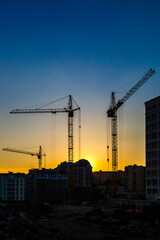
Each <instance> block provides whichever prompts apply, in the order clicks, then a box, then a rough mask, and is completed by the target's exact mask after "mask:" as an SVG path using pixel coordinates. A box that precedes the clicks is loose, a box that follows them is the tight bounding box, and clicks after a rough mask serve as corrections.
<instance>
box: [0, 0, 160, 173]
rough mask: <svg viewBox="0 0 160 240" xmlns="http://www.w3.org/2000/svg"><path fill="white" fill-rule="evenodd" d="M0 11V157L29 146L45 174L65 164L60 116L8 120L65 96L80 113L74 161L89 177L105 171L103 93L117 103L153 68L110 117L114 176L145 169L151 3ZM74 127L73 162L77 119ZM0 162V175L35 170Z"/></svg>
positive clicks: (27, 163)
mask: <svg viewBox="0 0 160 240" xmlns="http://www.w3.org/2000/svg"><path fill="white" fill-rule="evenodd" d="M0 5H1V7H0V13H1V14H0V18H1V24H0V31H1V35H2V37H1V39H0V42H1V44H0V50H1V51H0V52H1V54H0V79H1V80H0V81H1V96H0V112H1V114H0V123H1V124H0V135H1V137H0V147H1V149H2V148H4V147H12V148H15V149H22V150H23V149H27V150H32V148H33V147H34V146H37V148H34V151H37V150H38V146H39V145H41V146H42V147H43V149H44V151H45V153H46V155H47V158H46V161H47V162H46V167H47V168H50V167H56V166H57V165H58V164H59V163H61V162H63V161H67V160H68V152H67V151H68V137H67V134H68V132H67V115H66V114H59V115H58V114H57V115H56V116H53V119H52V116H51V115H49V114H44V115H43V114H40V115H36V114H33V115H29V114H27V115H23V114H21V115H10V114H9V112H10V111H11V110H12V109H17V108H26V107H28V106H29V107H34V106H36V105H40V104H43V103H44V104H45V103H47V102H50V101H53V100H56V99H59V98H61V97H64V96H67V95H69V94H71V95H72V96H73V97H74V99H75V100H76V102H77V103H78V105H79V106H80V108H81V111H82V123H81V126H82V129H81V158H84V159H87V160H88V161H90V163H91V165H92V167H93V170H94V171H98V170H104V171H105V170H108V165H107V141H106V139H107V134H106V128H107V127H106V111H107V109H108V107H109V104H110V95H111V92H112V91H115V92H118V93H117V94H116V99H117V100H118V99H120V98H121V97H123V95H124V94H125V93H126V92H127V90H129V89H130V88H131V87H132V86H133V85H134V84H135V82H136V81H138V80H139V79H140V78H141V77H142V76H143V75H144V74H145V73H146V72H147V71H148V70H149V69H150V68H153V69H154V70H155V71H156V73H155V74H154V76H153V77H152V78H151V79H149V80H148V81H147V82H146V83H145V84H144V86H142V87H141V88H140V89H139V90H138V91H137V92H136V93H135V94H134V95H133V96H132V97H131V98H130V99H129V100H128V101H127V103H125V104H124V106H123V107H122V109H121V110H120V111H119V112H118V114H119V123H118V124H119V132H120V135H119V150H120V156H119V169H123V168H124V167H125V166H126V165H129V164H138V165H145V137H144V135H145V131H144V124H145V116H144V102H146V101H148V100H150V99H152V98H155V97H157V96H159V95H160V94H159V89H160V82H159V73H160V71H159V57H160V46H159V41H160V30H159V25H160V17H159V11H158V9H159V7H160V3H159V1H154V4H153V3H152V2H151V1H149V0H148V1H141V2H138V1H130V2H128V1H116V0H113V1H89V0H88V1H76V2H75V1H68V2H66V1H60V2H59V1H45V3H44V2H43V1H34V2H33V1H27V3H25V2H19V1H16V2H14V3H13V2H12V1H5V2H3V3H0ZM61 104H62V105H61V107H63V106H65V105H67V101H62V103H61ZM50 107H52V106H50ZM74 120H75V129H74V130H75V131H74V134H75V143H74V162H76V161H77V160H78V157H79V154H78V113H77V114H75V118H74ZM53 125H54V126H53ZM52 132H54V134H53V135H52ZM52 145H53V146H52ZM0 159H1V167H0V172H8V171H13V172H16V171H22V172H23V171H25V172H26V171H27V169H29V168H31V167H33V166H34V167H38V162H37V159H34V157H32V156H26V155H21V154H15V153H7V152H4V151H2V150H1V151H0ZM109 169H110V170H111V157H110V168H109Z"/></svg>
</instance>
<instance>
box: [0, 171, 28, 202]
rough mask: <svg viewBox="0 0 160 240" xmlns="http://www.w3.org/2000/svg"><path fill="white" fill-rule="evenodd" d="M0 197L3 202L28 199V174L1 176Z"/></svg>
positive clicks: (10, 173)
mask: <svg viewBox="0 0 160 240" xmlns="http://www.w3.org/2000/svg"><path fill="white" fill-rule="evenodd" d="M0 196H1V200H3V201H17V200H18V201H23V200H25V198H26V174H24V173H12V172H9V173H8V174H7V173H6V174H0Z"/></svg>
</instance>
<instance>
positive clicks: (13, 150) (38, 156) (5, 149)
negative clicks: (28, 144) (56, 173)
mask: <svg viewBox="0 0 160 240" xmlns="http://www.w3.org/2000/svg"><path fill="white" fill-rule="evenodd" d="M2 150H4V151H9V152H16V153H22V154H29V155H31V156H37V158H38V160H39V170H41V169H42V156H46V154H45V153H44V152H43V149H42V147H41V146H39V152H38V153H34V152H29V151H23V150H18V149H13V148H3V149H2Z"/></svg>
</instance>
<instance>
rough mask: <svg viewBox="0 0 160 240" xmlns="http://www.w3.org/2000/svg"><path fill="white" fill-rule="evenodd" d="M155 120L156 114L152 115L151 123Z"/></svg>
mask: <svg viewBox="0 0 160 240" xmlns="http://www.w3.org/2000/svg"><path fill="white" fill-rule="evenodd" d="M156 119H157V113H154V114H152V121H153V120H156Z"/></svg>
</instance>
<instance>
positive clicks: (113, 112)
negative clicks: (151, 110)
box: [107, 68, 155, 172]
mask: <svg viewBox="0 0 160 240" xmlns="http://www.w3.org/2000/svg"><path fill="white" fill-rule="evenodd" d="M154 73H155V70H153V69H152V68H151V69H150V70H149V71H148V72H147V73H146V74H145V75H144V76H143V77H142V78H141V79H140V80H139V81H138V82H137V83H136V84H135V85H134V86H133V87H132V88H131V89H130V90H129V91H128V92H127V93H126V94H125V95H124V97H123V98H122V99H120V100H118V101H116V99H115V92H112V94H111V106H110V107H109V109H108V111H107V117H109V118H111V135H112V136H111V138H112V171H114V172H115V171H118V140H117V133H118V131H117V110H118V109H119V108H120V107H121V106H122V105H123V103H125V102H126V101H127V99H128V98H130V97H131V96H132V95H133V93H135V92H136V91H137V90H138V89H139V88H140V87H141V86H142V85H143V84H144V83H145V82H146V81H147V80H148V79H149V78H150V77H151V76H152V75H153V74H154ZM108 149H109V146H107V151H108ZM107 158H108V157H107ZM107 160H108V159H107Z"/></svg>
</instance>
